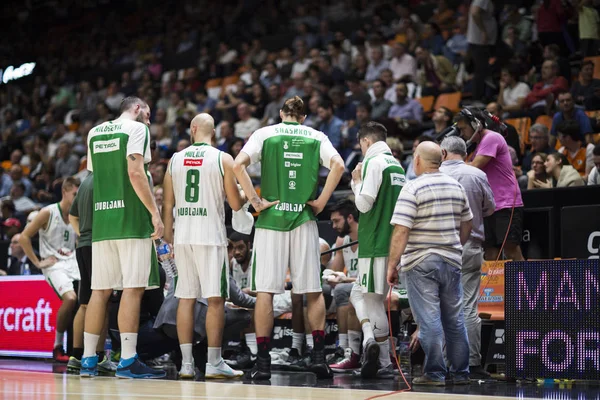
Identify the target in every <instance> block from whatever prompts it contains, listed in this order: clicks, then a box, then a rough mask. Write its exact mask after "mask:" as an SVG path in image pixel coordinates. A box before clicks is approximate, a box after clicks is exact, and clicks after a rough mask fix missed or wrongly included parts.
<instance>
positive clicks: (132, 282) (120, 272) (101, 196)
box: [87, 119, 160, 290]
mask: <svg viewBox="0 0 600 400" xmlns="http://www.w3.org/2000/svg"><path fill="white" fill-rule="evenodd" d="M131 154H141V155H142V156H143V157H144V163H145V164H146V165H147V164H148V163H149V162H150V160H151V154H150V132H149V130H148V127H147V126H146V125H144V124H142V123H141V122H137V121H132V120H129V119H117V120H114V121H108V122H105V123H103V124H100V125H98V126H96V127H95V128H92V130H90V132H89V134H88V157H87V167H88V170H90V171H93V172H94V217H93V223H92V289H93V290H101V289H122V288H139V287H145V288H147V289H153V288H157V287H158V286H159V283H160V282H159V274H158V261H157V259H156V251H155V249H154V244H153V242H152V239H151V238H150V236H151V235H152V232H153V231H154V228H153V225H152V217H151V215H150V213H149V212H148V210H147V209H146V207H145V206H144V204H143V203H142V202H141V200H140V199H139V197H138V196H137V194H136V193H135V190H134V189H133V186H132V185H131V182H130V180H129V173H128V168H127V157H128V156H129V155H131ZM146 170H147V168H146Z"/></svg>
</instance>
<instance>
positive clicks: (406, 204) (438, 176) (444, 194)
mask: <svg viewBox="0 0 600 400" xmlns="http://www.w3.org/2000/svg"><path fill="white" fill-rule="evenodd" d="M472 219H473V214H472V213H471V209H470V208H469V201H468V200H467V196H466V194H465V190H464V189H463V187H462V186H461V185H460V183H458V182H457V181H456V180H455V179H453V178H451V177H449V176H447V175H445V174H443V173H441V172H436V173H427V174H422V175H421V176H419V177H418V178H417V179H414V180H412V181H409V182H408V183H407V184H406V185H405V186H404V188H403V189H402V191H401V192H400V196H398V200H397V201H396V208H395V209H394V215H393V217H392V220H391V224H392V225H402V226H406V227H407V228H409V229H410V232H409V234H408V243H407V245H406V249H405V251H404V254H403V255H402V260H401V266H402V271H408V270H410V269H412V268H413V267H414V266H416V265H417V264H418V263H419V262H420V261H421V260H423V259H424V258H425V257H427V256H429V255H431V254H437V255H439V256H441V257H443V258H444V259H446V260H447V261H448V262H449V263H451V264H452V265H454V266H456V267H458V268H461V265H462V245H461V243H460V224H461V222H463V221H465V222H466V221H470V220H472Z"/></svg>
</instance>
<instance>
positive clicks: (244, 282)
mask: <svg viewBox="0 0 600 400" xmlns="http://www.w3.org/2000/svg"><path fill="white" fill-rule="evenodd" d="M229 265H231V275H232V276H233V280H234V281H235V283H237V285H238V287H239V288H240V289H246V288H247V287H250V271H251V268H250V265H248V268H247V269H246V271H244V270H243V269H242V266H241V265H240V264H239V263H238V262H237V261H236V260H235V258H232V259H231V261H230V264H229Z"/></svg>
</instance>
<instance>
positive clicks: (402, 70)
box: [390, 42, 417, 82]
mask: <svg viewBox="0 0 600 400" xmlns="http://www.w3.org/2000/svg"><path fill="white" fill-rule="evenodd" d="M393 52H394V53H393V54H394V56H393V57H392V60H391V61H390V70H391V71H392V73H393V78H394V81H395V82H398V81H405V82H406V81H412V80H413V79H414V78H415V76H417V61H416V60H415V58H414V57H413V56H411V55H410V54H408V53H407V52H406V46H405V45H404V44H403V43H399V42H394V45H393Z"/></svg>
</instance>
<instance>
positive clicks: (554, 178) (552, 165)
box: [538, 153, 585, 188]
mask: <svg viewBox="0 0 600 400" xmlns="http://www.w3.org/2000/svg"><path fill="white" fill-rule="evenodd" d="M544 165H545V167H546V173H547V174H548V175H549V176H550V182H548V183H546V184H542V183H539V184H538V185H539V187H540V188H552V187H571V186H584V185H585V182H584V181H583V179H582V178H581V175H580V174H579V173H578V172H577V170H576V169H575V168H573V167H572V166H571V165H570V164H569V161H568V160H567V158H566V157H565V156H564V155H563V154H560V153H553V154H550V155H549V156H548V158H546V162H545V164H544Z"/></svg>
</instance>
